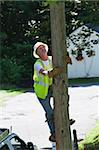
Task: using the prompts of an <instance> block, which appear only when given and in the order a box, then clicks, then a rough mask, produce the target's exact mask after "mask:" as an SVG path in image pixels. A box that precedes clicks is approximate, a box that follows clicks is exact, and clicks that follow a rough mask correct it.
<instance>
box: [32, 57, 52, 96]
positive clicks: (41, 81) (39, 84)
mask: <svg viewBox="0 0 99 150" xmlns="http://www.w3.org/2000/svg"><path fill="white" fill-rule="evenodd" d="M36 64H41V65H42V67H43V68H44V70H47V71H49V70H51V69H52V61H51V60H50V59H49V66H48V67H46V66H45V65H44V63H43V62H42V60H40V59H38V60H37V61H36ZM33 80H34V90H35V93H36V95H37V97H39V98H41V99H45V98H46V96H47V94H48V89H49V86H50V85H52V78H49V77H48V75H45V76H44V75H42V74H41V73H40V74H39V75H38V74H37V71H36V70H35V69H34V76H33Z"/></svg>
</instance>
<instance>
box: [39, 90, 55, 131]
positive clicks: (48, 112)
mask: <svg viewBox="0 0 99 150" xmlns="http://www.w3.org/2000/svg"><path fill="white" fill-rule="evenodd" d="M51 96H52V92H51V90H49V92H48V95H47V97H46V98H45V99H44V100H43V99H41V98H39V97H38V100H39V102H40V104H41V105H42V107H43V109H44V111H45V117H46V119H47V123H48V126H49V129H50V133H51V134H53V133H55V125H54V111H53V109H52V107H51V104H50V98H51Z"/></svg>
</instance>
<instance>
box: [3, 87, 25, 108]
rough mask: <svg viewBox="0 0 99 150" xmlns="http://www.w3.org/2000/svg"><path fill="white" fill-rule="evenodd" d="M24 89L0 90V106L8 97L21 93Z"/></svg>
mask: <svg viewBox="0 0 99 150" xmlns="http://www.w3.org/2000/svg"><path fill="white" fill-rule="evenodd" d="M23 92H24V90H14V89H13V90H0V106H3V105H4V103H5V101H6V100H8V99H10V97H13V96H16V95H18V94H21V93H23Z"/></svg>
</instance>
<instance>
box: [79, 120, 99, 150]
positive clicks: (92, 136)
mask: <svg viewBox="0 0 99 150" xmlns="http://www.w3.org/2000/svg"><path fill="white" fill-rule="evenodd" d="M84 148H85V149H86V150H99V121H98V122H97V124H96V127H95V128H94V129H92V130H91V131H90V132H89V133H88V134H87V135H86V137H85V139H84V140H83V141H82V142H80V144H79V150H84Z"/></svg>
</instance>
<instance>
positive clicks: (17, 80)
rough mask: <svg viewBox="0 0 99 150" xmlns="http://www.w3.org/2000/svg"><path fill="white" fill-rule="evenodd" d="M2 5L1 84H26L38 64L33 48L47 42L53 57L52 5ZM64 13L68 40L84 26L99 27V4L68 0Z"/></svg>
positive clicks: (0, 26) (4, 3) (0, 37)
mask: <svg viewBox="0 0 99 150" xmlns="http://www.w3.org/2000/svg"><path fill="white" fill-rule="evenodd" d="M0 4H1V9H0V51H1V53H0V57H1V58H0V68H1V70H0V74H1V77H0V79H1V80H0V82H1V83H11V84H18V85H19V84H22V83H23V82H24V83H25V84H27V83H28V82H31V81H32V72H33V69H32V64H33V63H34V61H35V59H34V58H33V57H32V45H34V43H35V42H36V41H42V42H45V43H47V44H48V46H49V49H50V50H49V53H51V34H50V33H51V31H50V11H49V3H48V2H47V1H39V0H38V1H35V0H33V1H3V0H2V1H1V2H0ZM65 9H66V10H65V13H66V34H67V36H68V35H69V34H70V33H71V32H72V31H73V30H75V29H77V28H78V27H79V26H81V25H82V24H86V23H92V24H94V25H98V26H99V19H97V18H98V16H99V1H88V0H79V1H77V0H76V1H75V0H68V1H67V0H66V3H65ZM90 14H91V15H90ZM27 85H28V84H27ZM29 86H30V85H29Z"/></svg>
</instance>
